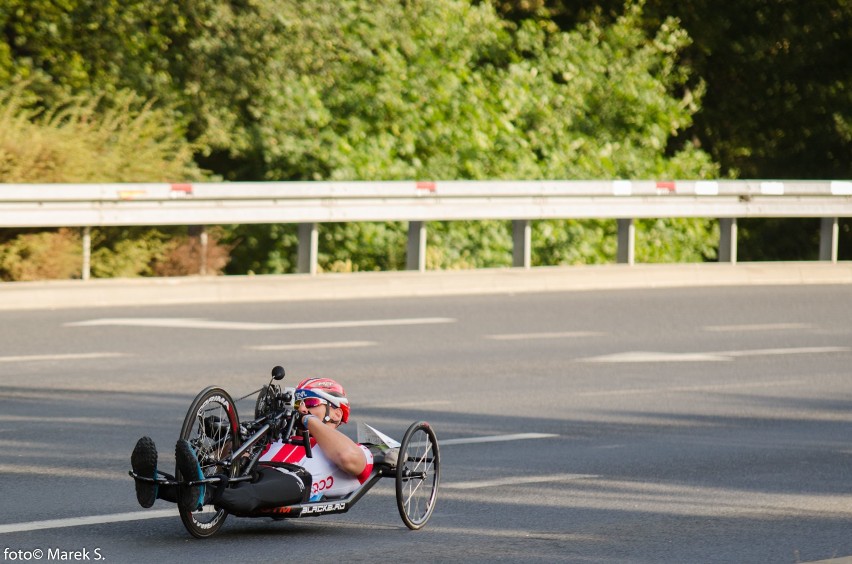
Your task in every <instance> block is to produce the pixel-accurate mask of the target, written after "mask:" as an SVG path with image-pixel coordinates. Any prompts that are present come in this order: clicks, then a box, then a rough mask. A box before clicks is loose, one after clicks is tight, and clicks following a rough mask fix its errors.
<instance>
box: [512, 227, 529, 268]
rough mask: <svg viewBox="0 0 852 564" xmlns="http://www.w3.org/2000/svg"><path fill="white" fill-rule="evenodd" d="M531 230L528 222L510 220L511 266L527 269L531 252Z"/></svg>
mask: <svg viewBox="0 0 852 564" xmlns="http://www.w3.org/2000/svg"><path fill="white" fill-rule="evenodd" d="M531 242H532V229H531V228H530V220H528V219H513V220H512V266H515V267H518V268H529V267H530V262H531V257H532V250H531Z"/></svg>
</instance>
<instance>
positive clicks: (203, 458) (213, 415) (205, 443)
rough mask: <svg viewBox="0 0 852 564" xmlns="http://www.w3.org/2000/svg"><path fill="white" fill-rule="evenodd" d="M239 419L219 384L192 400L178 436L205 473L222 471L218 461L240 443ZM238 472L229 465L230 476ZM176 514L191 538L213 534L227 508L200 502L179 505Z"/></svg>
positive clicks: (203, 391) (231, 401)
mask: <svg viewBox="0 0 852 564" xmlns="http://www.w3.org/2000/svg"><path fill="white" fill-rule="evenodd" d="M239 427H240V420H239V416H238V415H237V406H236V404H235V403H234V400H233V399H232V398H231V396H230V395H229V394H228V392H226V391H225V390H223V389H222V388H219V387H216V386H210V387H208V388H205V389H204V390H202V391H201V392H200V393H199V394H198V395H197V396H195V399H194V400H192V403H191V404H190V407H189V410H188V411H187V413H186V417H185V418H184V420H183V426H182V427H181V431H180V438H181V439H185V440H187V441H189V444H190V445H192V448H193V449H195V452H196V453H197V454H198V459H199V464H201V470H202V472H203V473H204V475H205V476H213V475H215V474H221V473H224V469H223V467H222V466H221V465H219V464H217V463H218V462H219V461H221V460H222V459H224V458H225V457H227V456H228V455H229V454H230V453H231V452H233V451H234V450H236V449H237V448H239V446H240V442H241V441H240V431H239ZM238 472H239V464H238V463H235V464H233V465H232V466H231V469H230V476H231V477H234V476H236V475H237V473H238ZM175 476H176V477H177V479H178V481H180V480H182V476H181V475H180V471H179V470H177V469H176V470H175ZM208 487H210V486H208ZM179 512H180V518H181V521H183V525H184V527H186V530H187V531H189V533H190V534H191V535H192V536H194V537H195V538H199V539H203V538H207V537H211V536H213V535H214V534H215V533H216V531H218V530H219V529H220V528H221V527H222V525H223V524H224V522H225V518H226V517H227V516H228V512H227V511H225V510H224V509H216V508H214V507H211V506H204V507H203V508H202V509H200V510H198V511H187V510H184V509H180V508H179Z"/></svg>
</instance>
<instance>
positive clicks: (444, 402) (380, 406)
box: [358, 400, 453, 409]
mask: <svg viewBox="0 0 852 564" xmlns="http://www.w3.org/2000/svg"><path fill="white" fill-rule="evenodd" d="M452 403H453V402H452V401H450V400H431V401H409V402H398V403H370V404H364V406H363V407H361V403H360V402H359V403H358V409H390V408H396V407H426V406H435V405H451V404H452Z"/></svg>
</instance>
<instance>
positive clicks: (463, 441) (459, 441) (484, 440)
mask: <svg viewBox="0 0 852 564" xmlns="http://www.w3.org/2000/svg"><path fill="white" fill-rule="evenodd" d="M558 436H559V435H554V434H552V433H516V434H514V435H496V436H493V437H469V438H466V439H446V440H439V441H438V445H439V446H444V445H469V444H472V443H499V442H503V441H523V440H527V439H549V438H552V437H558Z"/></svg>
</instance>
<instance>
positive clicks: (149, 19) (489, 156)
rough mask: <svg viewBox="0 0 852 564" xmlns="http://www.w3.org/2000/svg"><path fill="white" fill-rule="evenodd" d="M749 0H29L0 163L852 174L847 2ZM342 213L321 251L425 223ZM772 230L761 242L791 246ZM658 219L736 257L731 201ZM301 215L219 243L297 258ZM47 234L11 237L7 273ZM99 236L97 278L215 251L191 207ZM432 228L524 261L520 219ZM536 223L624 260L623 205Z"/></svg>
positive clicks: (8, 14)
mask: <svg viewBox="0 0 852 564" xmlns="http://www.w3.org/2000/svg"><path fill="white" fill-rule="evenodd" d="M751 1H752V2H753V3H754V6H751V8H753V9H742V8H741V7H740V6H736V7H732V8H731V9H730V10H728V9H724V8H722V7H719V6H718V5H716V4H712V3H710V2H707V1H706V0H704V1H702V0H690V1H688V2H684V3H680V4H677V5H671V4H670V3H663V2H660V1H658V0H647V2H638V3H628V4H627V5H626V6H624V5H622V4H621V1H616V0H612V1H610V0H596V1H595V0H589V1H588V2H563V1H562V0H523V1H520V0H517V1H515V0H500V1H497V2H495V3H494V4H491V3H489V2H472V1H470V0H410V1H407V2H399V1H398V0H373V1H367V0H336V1H328V2H303V1H300V0H177V1H175V2H167V3H163V2H158V1H154V0H121V1H119V0H7V1H5V2H3V3H2V5H0V31H2V33H0V120H2V123H0V182H93V181H99V182H121V181H129V180H146V181H158V180H169V181H171V180H188V179H189V180H191V179H195V180H198V179H211V180H220V179H224V180H295V179H299V180H306V179H307V180H310V179H316V180H320V179H322V180H392V179H421V178H422V179H427V178H428V179H473V180H478V179H513V178H515V179H579V178H599V179H606V178H669V179H670V178H708V177H715V176H719V175H720V174H726V175H736V174H746V175H747V176H762V177H775V176H778V175H782V176H783V175H785V174H788V175H792V176H796V177H802V178H808V177H823V178H825V177H846V178H848V177H849V176H852V175H850V173H849V168H848V167H849V166H850V159H849V158H848V155H849V140H850V133H849V122H848V120H849V113H848V108H849V107H850V105H849V84H848V81H849V78H848V77H849V73H848V65H849V62H848V57H844V56H843V55H842V53H844V52H845V51H844V50H843V47H844V46H845V45H846V46H848V41H849V38H848V24H849V21H850V17H849V15H850V14H849V3H848V1H847V0H824V1H823V2H821V3H820V6H819V7H818V8H817V9H814V10H811V11H805V10H806V9H805V8H804V7H800V6H799V5H798V4H795V3H792V2H785V1H779V2H768V3H767V2H762V1H761V2H758V1H757V0H751ZM670 16H676V17H670ZM755 21H756V22H757V23H759V25H752V24H753V23H754V22H755ZM702 24H707V25H702ZM844 42H845V43H844ZM847 50H848V49H847ZM815 60H818V61H820V62H821V63H824V64H822V65H817V66H815V65H814V64H813V62H814V61H815ZM844 69H846V70H845V71H844ZM844 72H845V74H844ZM71 139H73V140H74V142H71ZM717 162H718V163H720V164H721V169H720V166H719V165H717V164H716V163H717ZM848 227H849V226H848V225H847V224H844V225H843V231H844V233H848V231H849V229H848ZM769 228H771V226H769V227H766V229H769ZM320 229H321V231H320V263H321V264H320V267H321V268H322V269H323V270H326V271H341V270H387V269H398V268H403V266H404V264H405V236H406V225H405V224H404V223H387V224H327V225H323V226H321V228H320ZM762 229H763V228H762V227H761V226H760V225H759V224H745V225H743V228H742V233H743V238H744V242H745V243H748V242H749V241H751V242H758V241H759V242H760V243H761V245H763V244H768V247H766V248H768V249H772V247H773V245H772V243H771V241H768V242H767V240H766V239H767V238H763V239H761V238H760V237H759V234H760V233H761V231H762ZM637 231H638V232H637V249H636V252H637V260H639V261H700V260H712V259H713V258H714V257H715V253H716V245H717V239H718V229H717V227H716V222H715V221H713V220H710V219H690V220H648V221H640V222H638V226H637ZM787 231H789V230H787ZM295 233H296V227H295V226H292V225H263V226H261V225H252V226H248V225H244V226H221V227H220V228H219V229H218V230H216V231H214V232H213V237H212V240H213V245H212V246H211V250H210V253H212V254H211V255H210V256H208V261H207V262H208V264H210V265H212V266H211V271H213V272H216V271H220V270H221V269H222V268H225V269H226V272H230V273H246V272H257V273H282V272H292V271H294V269H295V262H296V258H295V257H296V234H295ZM32 235H33V234H27V233H10V232H6V233H4V234H3V235H0V244H2V243H3V242H4V241H6V242H7V244H8V245H12V246H8V247H5V248H4V251H3V254H2V255H0V257H2V258H0V276H3V277H5V278H8V279H13V278H17V277H18V276H17V275H16V274H14V272H17V271H14V269H13V268H12V267H11V266H4V265H10V264H12V263H15V262H16V261H17V262H21V260H22V259H21V257H22V256H23V255H22V253H24V254H26V253H28V252H30V251H26V250H21V249H26V248H29V247H28V246H27V245H29V246H30V247H32V246H33V245H36V246H38V244H39V243H38V241H37V240H35V239H33V240H32V241H30V240H29V239H28V240H26V241H28V242H27V243H26V244H24V240H20V239H18V238H19V237H23V236H27V237H29V236H32ZM51 235H52V236H54V237H57V238H59V237H61V238H62V240H63V241H65V240H68V241H70V244H69V245H67V246H65V247H63V246H62V245H57V246H56V249H62V248H66V249H67V252H68V253H74V252H77V251H76V249H77V245H79V241H76V242H75V237H78V235H77V234H76V233H74V232H70V231H65V232H62V233H61V234H59V233H54V234H51ZM94 241H95V243H96V247H95V251H94V253H93V273H94V274H95V275H97V276H115V275H158V274H163V273H166V274H169V273H178V274H179V273H183V272H192V271H193V270H192V269H193V268H195V267H196V265H197V264H198V263H199V260H198V257H197V256H195V255H197V252H198V249H197V242H193V240H192V238H191V237H188V232H187V229H186V228H182V229H151V228H147V229H140V228H134V229H107V230H97V231H96V233H95V237H94ZM428 242H429V246H428V256H427V266H428V267H429V268H471V267H481V266H504V265H508V264H510V263H511V226H510V224H509V222H500V221H486V222H433V223H430V224H429V241H428ZM14 245H17V246H14ZM533 246H534V253H533V261H534V263H535V264H577V263H603V262H611V261H612V260H614V256H615V222H614V221H573V220H563V221H537V222H534V224H533ZM841 247H843V244H842V245H841ZM749 248H750V247H749V246H748V245H746V249H745V253H744V254H741V256H743V257H744V256H748V253H749V252H750V251H749ZM10 249H19V250H18V251H13V250H10ZM28 256H29V255H28ZM757 258H765V257H757ZM768 258H772V256H771V250H770V255H769V256H768ZM2 261H5V262H2ZM57 262H62V261H60V260H58V259H57ZM226 263H227V266H225V264H226ZM68 264H73V261H70V262H68ZM13 271H14V272H13ZM75 272H76V271H75V270H74V268H71V269H70V270H67V269H66V271H64V273H63V274H60V275H59V277H67V276H73V275H75ZM27 276H30V275H27ZM32 276H36V277H37V276H38V275H32Z"/></svg>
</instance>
